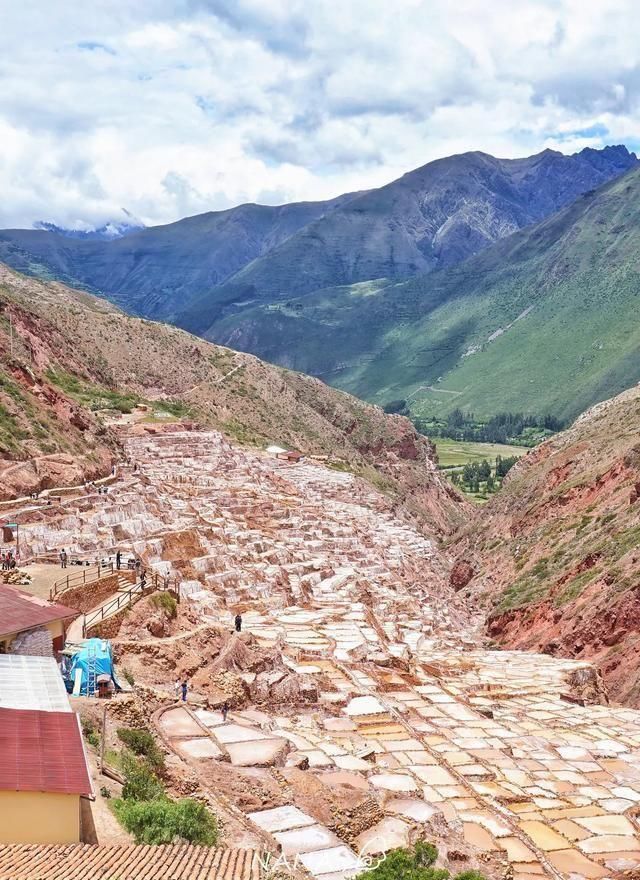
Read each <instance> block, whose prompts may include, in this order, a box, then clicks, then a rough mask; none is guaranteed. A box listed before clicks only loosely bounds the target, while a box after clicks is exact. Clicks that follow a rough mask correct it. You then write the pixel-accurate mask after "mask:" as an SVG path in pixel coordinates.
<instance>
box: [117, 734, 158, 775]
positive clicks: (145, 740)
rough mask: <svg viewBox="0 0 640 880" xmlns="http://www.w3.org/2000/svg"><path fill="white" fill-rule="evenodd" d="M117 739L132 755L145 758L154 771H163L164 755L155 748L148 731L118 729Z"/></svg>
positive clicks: (155, 744) (155, 745)
mask: <svg viewBox="0 0 640 880" xmlns="http://www.w3.org/2000/svg"><path fill="white" fill-rule="evenodd" d="M117 734H118V738H119V739H120V740H122V742H123V743H124V744H125V745H126V746H127V748H129V749H131V751H132V752H133V754H134V755H141V756H142V757H144V758H146V760H147V761H148V763H149V764H150V765H151V767H153V769H154V770H160V771H162V770H164V755H163V754H162V752H161V751H160V749H159V748H158V746H157V743H156V741H155V739H154V738H153V734H152V733H151V732H150V731H148V730H141V729H136V728H131V727H119V728H118V730H117Z"/></svg>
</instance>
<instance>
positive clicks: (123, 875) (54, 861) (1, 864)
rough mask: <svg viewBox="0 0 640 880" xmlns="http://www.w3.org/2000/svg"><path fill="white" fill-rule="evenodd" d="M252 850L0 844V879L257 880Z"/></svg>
mask: <svg viewBox="0 0 640 880" xmlns="http://www.w3.org/2000/svg"><path fill="white" fill-rule="evenodd" d="M261 873H262V872H261V869H260V854H259V852H258V850H254V849H222V848H214V847H212V848H209V847H206V846H191V845H189V844H185V845H182V846H181V845H163V846H134V845H126V846H116V845H109V846H99V845H98V846H92V845H90V844H82V843H80V844H73V845H70V846H32V845H19V846H18V845H13V846H1V845H0V880H89V878H91V880H95V878H105V880H111V878H114V877H117V878H118V880H260V877H261Z"/></svg>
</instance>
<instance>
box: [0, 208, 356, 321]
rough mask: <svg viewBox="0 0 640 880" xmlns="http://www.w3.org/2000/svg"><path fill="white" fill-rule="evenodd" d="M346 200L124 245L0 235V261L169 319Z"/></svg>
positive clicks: (14, 232) (186, 226)
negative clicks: (191, 301) (202, 293)
mask: <svg viewBox="0 0 640 880" xmlns="http://www.w3.org/2000/svg"><path fill="white" fill-rule="evenodd" d="M353 195H354V194H353V193H350V194H347V195H343V196H339V197H338V198H336V199H332V200H330V201H327V202H298V203H293V204H290V205H279V206H276V207H271V206H267V205H253V204H247V205H239V206H238V207H237V208H231V209H230V210H228V211H211V212H209V213H207V214H198V215H196V216H195V217H186V218H185V219H184V220H179V221H178V222H176V223H169V224H168V225H166V226H152V227H149V228H147V229H142V230H140V231H139V232H134V233H131V234H129V235H127V236H125V237H124V238H118V239H116V240H112V241H106V240H104V239H95V238H94V239H87V238H83V239H78V238H69V237H68V236H67V235H65V234H61V233H57V232H52V231H46V230H42V229H37V230H36V229H4V230H1V231H0V259H1V260H3V261H4V262H5V263H7V264H9V265H10V266H12V267H13V268H14V269H17V270H19V271H21V272H26V273H28V274H29V275H34V276H35V277H38V278H41V279H43V280H50V279H57V280H60V281H64V282H66V283H68V284H70V285H72V286H76V287H78V286H80V287H85V288H87V289H88V290H91V291H92V292H93V293H97V294H100V295H103V296H105V297H107V298H108V299H110V300H112V302H115V303H117V304H118V305H120V306H121V307H122V308H123V309H125V311H128V312H132V313H134V314H138V315H142V316H144V317H151V318H164V319H167V318H170V317H171V315H172V314H173V313H174V312H175V311H176V310H178V309H184V308H185V307H186V306H187V304H188V303H189V302H190V299H191V298H192V297H194V296H197V295H199V294H200V293H201V292H202V291H203V290H209V289H210V288H211V287H213V286H214V285H216V284H220V283H222V282H223V281H225V279H227V278H228V277H230V276H231V275H233V274H234V273H236V272H238V271H239V270H240V269H242V268H243V267H244V266H246V265H247V263H250V262H251V261H252V260H255V259H256V258H257V257H260V256H262V255H263V254H265V253H267V252H268V251H270V250H271V249H273V248H275V247H277V246H278V245H279V244H281V243H282V242H283V241H285V240H286V239H287V238H288V237H289V236H291V235H293V234H294V233H295V232H297V231H298V230H299V229H300V228H302V227H304V226H306V225H308V224H309V223H311V222H312V221H314V220H317V219H318V218H320V217H322V216H324V215H325V214H327V213H331V212H332V211H333V210H335V209H336V208H337V207H339V206H340V205H342V204H344V202H346V201H349V199H351V198H352V197H353Z"/></svg>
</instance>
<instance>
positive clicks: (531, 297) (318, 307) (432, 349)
mask: <svg viewBox="0 0 640 880" xmlns="http://www.w3.org/2000/svg"><path fill="white" fill-rule="evenodd" d="M639 252H640V168H635V169H632V170H631V171H629V172H628V173H627V174H626V175H624V176H622V177H620V178H618V179H616V180H614V181H611V182H610V183H608V184H606V185H604V186H603V187H601V188H600V189H598V190H597V191H595V192H588V193H585V194H584V195H583V196H581V197H580V198H578V199H577V200H576V201H574V202H572V203H571V205H569V207H567V208H565V209H564V210H562V211H560V212H558V213H556V214H553V215H552V216H551V217H549V218H547V219H546V220H544V221H542V222H541V223H540V224H537V225H535V226H532V227H527V228H525V229H523V230H521V231H519V232H517V233H515V234H514V235H511V236H509V237H507V238H505V239H503V240H501V241H499V242H497V243H496V244H494V245H493V246H492V247H491V248H487V249H485V250H484V251H482V252H481V253H479V254H477V255H476V256H474V257H472V258H470V259H469V260H467V261H465V262H464V263H461V264H460V265H458V266H455V267H452V268H450V269H446V270H439V271H436V272H432V273H430V274H426V275H421V276H418V277H416V278H414V279H411V280H409V281H405V282H400V283H398V282H395V283H394V282H390V281H388V280H386V279H384V280H378V281H371V282H364V283H360V284H355V285H350V286H342V287H333V288H328V289H325V290H322V291H318V292H314V293H312V294H309V295H307V296H304V297H297V298H293V299H290V300H288V301H287V302H285V303H278V304H273V303H272V304H269V305H266V306H262V305H259V306H257V305H254V306H252V307H250V308H247V309H245V310H244V311H243V313H242V317H241V318H239V317H238V316H234V315H231V316H228V317H226V318H223V319H221V320H220V321H218V322H217V323H216V325H215V327H214V331H213V332H212V331H210V332H209V334H208V335H211V336H213V337H214V338H215V339H217V340H218V341H219V342H222V343H226V344H230V345H233V346H234V347H235V348H240V349H251V350H252V351H255V352H256V353H258V354H259V355H260V356H261V357H264V358H266V359H267V360H271V361H275V362H279V363H282V364H284V365H286V366H288V367H291V368H293V369H297V370H303V371H305V372H309V373H312V374H315V375H318V376H321V377H322V378H323V379H325V380H326V381H329V382H331V383H332V384H334V385H336V386H338V387H340V388H343V389H345V390H349V391H350V392H352V393H355V394H357V395H359V396H361V397H363V398H365V399H369V400H374V401H377V402H378V403H385V402H387V401H390V400H406V401H407V406H408V408H409V409H410V411H411V412H412V414H413V415H416V416H419V417H421V418H427V419H428V418H430V417H434V416H443V415H446V414H447V413H449V412H451V410H452V409H454V408H460V409H463V410H465V411H474V412H476V413H477V414H479V415H481V416H490V415H492V414H495V413H497V412H501V411H511V412H520V411H524V412H531V413H536V414H544V413H549V414H552V415H554V416H556V417H559V418H561V419H565V420H570V419H572V418H574V417H575V416H576V415H578V414H579V413H581V412H582V411H583V410H585V409H586V408H587V407H588V406H590V405H591V404H592V403H594V402H596V401H598V400H602V399H604V398H606V397H610V396H611V395H613V394H616V393H618V392H620V391H622V390H623V389H624V388H627V387H628V386H629V385H630V384H632V383H633V382H636V381H638V379H640V325H639V324H638V320H637V316H638V310H639V307H640V267H639V266H638V256H637V255H638V253H639Z"/></svg>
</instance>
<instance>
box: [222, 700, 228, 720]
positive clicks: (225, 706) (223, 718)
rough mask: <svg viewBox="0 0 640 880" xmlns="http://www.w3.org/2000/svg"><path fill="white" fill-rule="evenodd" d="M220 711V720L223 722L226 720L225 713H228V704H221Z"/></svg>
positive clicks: (225, 702)
mask: <svg viewBox="0 0 640 880" xmlns="http://www.w3.org/2000/svg"><path fill="white" fill-rule="evenodd" d="M220 711H221V712H222V720H223V722H224V721H226V720H227V713H228V712H229V704H228V703H227V701H226V700H225V701H224V703H223V704H222V706H221V708H220Z"/></svg>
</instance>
